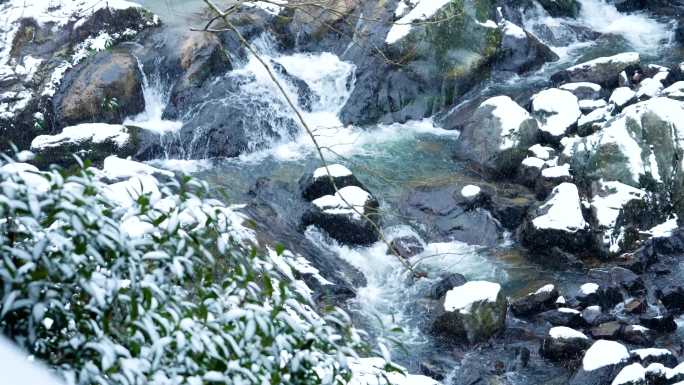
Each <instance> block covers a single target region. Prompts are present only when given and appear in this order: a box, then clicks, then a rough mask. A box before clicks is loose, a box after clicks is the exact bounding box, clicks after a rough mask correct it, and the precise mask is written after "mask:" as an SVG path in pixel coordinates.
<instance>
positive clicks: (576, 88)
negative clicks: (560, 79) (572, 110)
mask: <svg viewBox="0 0 684 385" xmlns="http://www.w3.org/2000/svg"><path fill="white" fill-rule="evenodd" d="M558 88H560V89H562V90H566V91H570V92H572V94H573V95H575V96H576V97H577V99H578V100H597V99H599V98H600V97H601V93H602V91H603V87H601V86H600V85H598V84H596V83H589V82H578V83H566V84H563V85H562V86H560V87H558Z"/></svg>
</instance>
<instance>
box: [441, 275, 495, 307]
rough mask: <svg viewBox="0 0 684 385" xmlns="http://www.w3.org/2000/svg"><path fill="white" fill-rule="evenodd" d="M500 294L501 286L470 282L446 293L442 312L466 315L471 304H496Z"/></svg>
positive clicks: (483, 282)
mask: <svg viewBox="0 0 684 385" xmlns="http://www.w3.org/2000/svg"><path fill="white" fill-rule="evenodd" d="M500 292H501V285H499V284H498V283H493V282H487V281H471V282H466V283H465V284H464V285H461V286H458V287H455V288H453V289H451V290H449V291H448V292H447V293H446V297H445V299H444V310H446V311H448V312H454V311H458V312H459V313H461V314H468V313H470V310H471V309H472V306H473V304H475V303H478V302H490V303H494V302H496V299H497V298H498V297H499V293H500Z"/></svg>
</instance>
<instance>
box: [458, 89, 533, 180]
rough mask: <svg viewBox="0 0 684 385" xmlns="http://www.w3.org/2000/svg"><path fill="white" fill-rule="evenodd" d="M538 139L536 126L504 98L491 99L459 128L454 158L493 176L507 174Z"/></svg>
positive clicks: (531, 119)
mask: <svg viewBox="0 0 684 385" xmlns="http://www.w3.org/2000/svg"><path fill="white" fill-rule="evenodd" d="M538 135H539V128H538V126H537V122H536V121H535V120H534V118H532V117H531V116H530V114H529V113H528V112H527V111H526V110H525V109H523V108H522V107H520V106H519V105H518V104H517V103H516V102H515V101H513V100H512V99H511V98H509V97H508V96H497V97H493V98H490V99H487V100H485V101H484V102H482V104H480V106H479V107H478V108H477V110H475V113H474V114H473V115H472V117H471V118H470V119H469V120H468V122H467V123H466V124H465V125H464V126H463V128H462V130H461V135H460V136H459V138H458V142H457V144H456V156H457V157H459V158H463V159H468V160H471V161H474V162H476V163H478V164H480V165H482V166H483V167H485V168H486V169H488V170H491V171H492V172H494V173H496V174H501V175H507V174H511V173H512V172H514V170H515V167H516V165H517V164H519V163H520V161H522V159H523V158H524V157H525V155H526V153H527V148H528V147H529V146H530V145H532V144H534V143H536V142H537V140H538Z"/></svg>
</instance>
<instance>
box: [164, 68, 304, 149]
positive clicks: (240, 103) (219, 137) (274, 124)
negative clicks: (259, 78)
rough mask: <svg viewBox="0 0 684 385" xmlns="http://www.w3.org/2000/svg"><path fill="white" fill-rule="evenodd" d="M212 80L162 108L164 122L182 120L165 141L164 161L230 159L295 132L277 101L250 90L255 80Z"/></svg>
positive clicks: (293, 123)
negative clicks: (165, 158) (170, 158)
mask: <svg viewBox="0 0 684 385" xmlns="http://www.w3.org/2000/svg"><path fill="white" fill-rule="evenodd" d="M216 79H217V80H216V81H211V82H207V83H206V84H204V85H203V86H202V88H201V91H197V92H191V93H189V94H186V96H185V97H184V98H182V102H181V101H180V100H179V104H177V105H175V106H174V105H169V106H167V109H166V111H165V112H164V118H165V119H171V120H182V121H183V127H182V128H181V130H180V133H177V134H174V135H172V136H170V137H167V138H165V140H166V141H167V142H168V143H167V145H166V146H167V152H168V155H169V156H170V157H181V158H190V159H202V158H212V157H236V156H239V155H241V154H244V153H248V152H252V151H256V150H259V149H263V148H265V147H266V146H267V145H269V144H270V143H271V142H272V141H276V140H286V139H291V138H294V137H295V135H296V134H297V132H299V125H298V123H297V122H296V121H295V119H294V117H293V116H292V114H291V112H290V111H291V110H289V107H288V106H286V105H285V103H284V102H283V101H282V100H280V98H277V97H275V96H272V97H269V95H264V94H263V93H261V94H257V93H254V92H252V91H250V86H251V85H252V84H253V83H254V82H256V78H254V77H252V76H248V75H245V74H242V73H238V72H230V73H228V74H226V75H223V76H221V77H218V78H216ZM227 117H230V118H229V119H227Z"/></svg>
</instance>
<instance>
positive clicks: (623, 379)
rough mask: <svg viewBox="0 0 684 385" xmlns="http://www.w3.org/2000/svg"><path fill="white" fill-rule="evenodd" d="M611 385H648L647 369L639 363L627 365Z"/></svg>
mask: <svg viewBox="0 0 684 385" xmlns="http://www.w3.org/2000/svg"><path fill="white" fill-rule="evenodd" d="M611 385H646V369H644V367H643V366H641V364H639V363H633V364H631V365H627V366H625V367H624V368H622V370H621V371H620V373H618V375H617V376H616V377H615V379H613V382H611Z"/></svg>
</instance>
